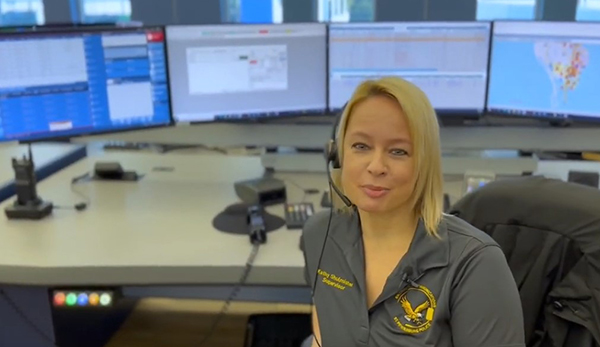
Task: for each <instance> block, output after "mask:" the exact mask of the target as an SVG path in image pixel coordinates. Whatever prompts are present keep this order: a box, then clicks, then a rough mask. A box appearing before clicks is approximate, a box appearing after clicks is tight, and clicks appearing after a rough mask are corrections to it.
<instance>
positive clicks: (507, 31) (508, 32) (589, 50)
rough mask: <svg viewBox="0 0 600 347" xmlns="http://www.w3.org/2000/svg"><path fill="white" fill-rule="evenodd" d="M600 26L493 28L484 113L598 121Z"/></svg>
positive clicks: (532, 24)
mask: <svg viewBox="0 0 600 347" xmlns="http://www.w3.org/2000/svg"><path fill="white" fill-rule="evenodd" d="M598 57H600V23H577V22H568V23H567V22H564V23H561V22H510V21H506V22H496V23H494V29H493V39H492V54H491V65H490V81H489V92H488V111H489V112H490V113H491V114H499V115H514V116H525V117H535V118H547V119H549V120H554V121H556V120H557V119H558V120H564V119H566V118H579V117H583V118H588V119H597V120H600V101H599V98H598V90H600V63H598V60H596V61H595V59H596V58H598Z"/></svg>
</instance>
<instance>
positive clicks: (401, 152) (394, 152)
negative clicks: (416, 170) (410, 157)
mask: <svg viewBox="0 0 600 347" xmlns="http://www.w3.org/2000/svg"><path fill="white" fill-rule="evenodd" d="M390 152H391V153H392V155H396V156H401V155H407V154H408V153H406V151H405V150H403V149H399V148H396V149H392V150H391V151H390Z"/></svg>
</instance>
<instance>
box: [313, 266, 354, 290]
mask: <svg viewBox="0 0 600 347" xmlns="http://www.w3.org/2000/svg"><path fill="white" fill-rule="evenodd" d="M317 273H318V274H319V276H321V277H323V280H322V282H323V283H325V284H326V285H328V286H331V287H333V288H336V289H339V290H346V288H352V287H354V283H352V282H350V281H348V280H347V279H344V278H342V277H339V276H336V275H334V274H332V273H329V272H327V271H323V270H321V269H318V270H317Z"/></svg>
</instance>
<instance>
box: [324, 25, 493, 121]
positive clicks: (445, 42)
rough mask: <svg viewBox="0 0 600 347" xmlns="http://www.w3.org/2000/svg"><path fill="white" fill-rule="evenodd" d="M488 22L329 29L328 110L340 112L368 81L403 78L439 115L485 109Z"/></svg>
mask: <svg viewBox="0 0 600 347" xmlns="http://www.w3.org/2000/svg"><path fill="white" fill-rule="evenodd" d="M490 26H491V24H490V23H489V22H470V23H466V22H465V23H463V22H448V23H441V22H422V23H421V22H411V23H368V24H367V23H364V24H363V23H361V24H357V23H348V24H331V25H330V27H329V108H330V111H333V112H335V111H338V110H340V109H341V108H342V107H343V105H344V104H345V103H346V102H347V101H348V99H349V98H350V96H351V95H352V92H353V91H354V89H355V88H356V87H357V86H358V85H359V84H360V83H361V82H363V81H364V80H366V79H376V78H380V77H385V76H400V77H403V78H404V79H406V80H409V81H411V82H413V83H414V84H415V85H417V86H418V87H420V88H421V89H422V90H423V91H424V92H425V93H426V94H427V96H428V97H429V99H430V100H431V103H432V105H433V107H434V108H435V109H436V110H437V112H438V113H440V114H444V113H446V114H480V113H482V112H483V110H484V108H485V94H486V87H487V71H488V56H489V46H490Z"/></svg>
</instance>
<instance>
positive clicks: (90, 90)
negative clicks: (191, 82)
mask: <svg viewBox="0 0 600 347" xmlns="http://www.w3.org/2000/svg"><path fill="white" fill-rule="evenodd" d="M164 47H165V45H164V32H163V31H162V29H160V28H144V29H142V28H137V29H110V30H108V29H107V30H103V31H91V30H89V29H88V30H86V31H74V30H69V31H67V32H52V33H50V32H37V33H34V32H29V33H23V34H21V33H18V34H5V35H1V36H0V140H4V141H35V140H43V139H49V138H57V137H61V138H62V137H73V136H79V135H92V134H97V133H103V132H113V131H122V130H130V129H134V128H145V127H152V126H164V125H169V124H170V123H171V112H170V102H169V91H168V81H167V70H166V64H165V62H166V56H165V48H164Z"/></svg>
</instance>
